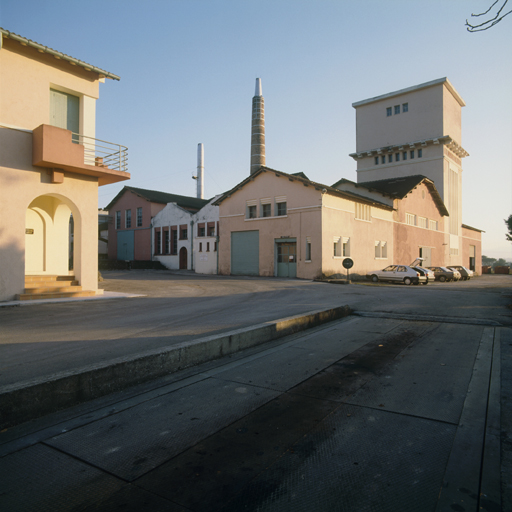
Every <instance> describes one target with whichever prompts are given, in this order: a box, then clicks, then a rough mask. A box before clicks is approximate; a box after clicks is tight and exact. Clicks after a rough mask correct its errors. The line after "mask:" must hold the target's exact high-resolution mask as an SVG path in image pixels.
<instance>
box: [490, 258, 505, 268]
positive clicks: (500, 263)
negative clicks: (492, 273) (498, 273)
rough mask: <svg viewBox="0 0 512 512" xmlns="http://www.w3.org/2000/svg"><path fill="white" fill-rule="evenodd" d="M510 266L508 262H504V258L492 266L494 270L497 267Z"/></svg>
mask: <svg viewBox="0 0 512 512" xmlns="http://www.w3.org/2000/svg"><path fill="white" fill-rule="evenodd" d="M508 266H509V262H508V261H507V260H504V259H503V258H500V259H499V260H496V261H495V262H494V263H493V264H492V268H496V267H508Z"/></svg>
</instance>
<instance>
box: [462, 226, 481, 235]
mask: <svg viewBox="0 0 512 512" xmlns="http://www.w3.org/2000/svg"><path fill="white" fill-rule="evenodd" d="M462 227H463V228H465V229H470V230H471V231H478V232H479V233H485V231H484V230H483V229H478V228H473V227H471V226H468V225H467V224H462Z"/></svg>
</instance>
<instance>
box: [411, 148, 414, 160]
mask: <svg viewBox="0 0 512 512" xmlns="http://www.w3.org/2000/svg"><path fill="white" fill-rule="evenodd" d="M410 155H411V160H412V159H413V158H414V149H412V150H411V152H410Z"/></svg>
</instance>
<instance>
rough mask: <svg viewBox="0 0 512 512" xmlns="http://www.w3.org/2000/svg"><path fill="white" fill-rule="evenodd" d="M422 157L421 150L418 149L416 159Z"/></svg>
mask: <svg viewBox="0 0 512 512" xmlns="http://www.w3.org/2000/svg"><path fill="white" fill-rule="evenodd" d="M422 156H423V149H418V158H421V157H422Z"/></svg>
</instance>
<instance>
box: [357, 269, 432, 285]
mask: <svg viewBox="0 0 512 512" xmlns="http://www.w3.org/2000/svg"><path fill="white" fill-rule="evenodd" d="M366 277H367V278H368V279H371V280H372V282H374V283H378V282H379V281H390V282H394V283H404V284H411V283H412V284H419V283H426V282H427V278H426V277H425V276H424V275H421V274H420V273H419V272H418V271H416V270H414V269H413V268H411V267H409V266H408V265H389V267H386V268H384V269H382V270H374V271H372V272H368V273H367V274H366Z"/></svg>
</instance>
